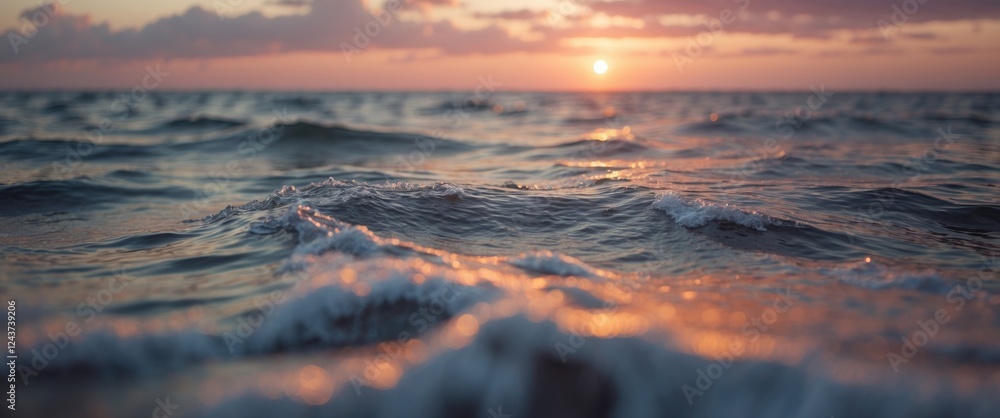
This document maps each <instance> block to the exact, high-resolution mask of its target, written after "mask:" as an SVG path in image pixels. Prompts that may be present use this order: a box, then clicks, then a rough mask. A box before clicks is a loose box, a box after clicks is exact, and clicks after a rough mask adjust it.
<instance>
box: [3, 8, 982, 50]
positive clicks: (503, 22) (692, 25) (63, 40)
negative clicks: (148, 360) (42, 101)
mask: <svg viewBox="0 0 1000 418" xmlns="http://www.w3.org/2000/svg"><path fill="white" fill-rule="evenodd" d="M574 1H575V2H576V3H575V4H577V5H579V6H578V7H576V8H575V9H574V13H573V14H572V15H571V16H566V19H565V20H563V22H564V23H563V24H560V25H558V26H553V25H551V24H546V22H545V19H542V18H543V17H545V16H547V15H548V14H549V12H551V11H534V10H529V9H519V10H509V11H501V12H476V11H475V10H464V11H463V13H465V15H466V16H471V17H476V18H479V19H484V20H486V21H487V25H486V26H485V27H481V28H478V29H461V28H459V27H457V26H455V25H454V24H452V23H451V22H450V21H433V20H431V18H430V17H429V15H428V14H427V13H426V12H427V11H428V10H429V9H428V8H431V7H442V6H443V7H451V6H453V5H455V4H457V3H458V0H311V1H310V0H270V3H268V4H272V5H273V4H280V5H284V6H295V7H308V12H307V13H304V14H298V15H286V16H274V17H268V16H265V15H263V14H261V13H259V12H256V11H252V12H249V13H246V14H243V15H235V12H230V13H229V14H223V15H222V16H221V18H220V14H219V13H217V12H216V11H215V10H208V9H204V8H200V7H193V8H190V9H188V10H187V11H185V12H183V13H180V14H176V15H172V16H167V17H163V18H160V19H158V20H156V21H154V22H152V23H149V24H147V25H145V26H142V27H138V28H129V29H121V30H113V29H112V28H111V27H110V26H109V25H108V24H107V23H95V22H93V21H92V19H91V18H90V17H89V16H88V15H76V14H65V13H54V12H53V11H52V10H46V9H45V7H38V8H34V9H29V10H26V11H24V12H23V13H22V14H21V16H22V17H25V18H27V19H28V20H32V19H34V20H35V21H37V22H40V23H41V22H43V21H44V25H42V24H40V25H39V26H40V27H39V28H37V30H33V29H34V28H30V27H17V28H13V29H12V30H11V31H8V32H7V34H6V39H7V40H8V42H9V43H10V44H11V45H12V46H15V47H16V49H15V48H6V47H4V48H0V64H2V63H45V62H53V61H77V60H102V61H115V60H122V61H127V60H137V59H149V58H155V59H172V58H176V59H207V58H217V57H235V56H253V55H266V54H276V53H286V52H308V51H316V52H332V53H341V52H343V51H344V48H345V46H346V47H347V48H348V49H356V50H362V49H365V48H378V49H386V50H400V51H403V52H406V51H409V50H420V51H427V52H430V53H433V54H435V55H467V54H497V53H506V52H552V51H558V52H562V53H583V52H586V48H582V47H578V48H570V47H566V46H561V45H565V43H564V42H562V41H563V40H565V39H568V38H619V39H620V38H680V37H692V36H697V35H699V34H701V33H703V32H705V31H715V30H716V29H715V28H713V27H712V26H711V25H708V26H706V23H699V22H709V19H718V18H721V17H722V16H723V14H722V12H723V11H724V10H727V9H728V10H729V11H731V12H732V13H733V14H732V15H729V16H730V17H731V18H732V20H730V21H729V22H730V23H726V24H725V25H723V28H722V29H723V31H724V33H725V34H726V35H728V34H732V33H753V34H769V35H792V36H795V37H800V38H816V39H837V38H836V37H834V36H833V32H834V31H837V30H844V29H848V30H853V31H854V32H857V33H860V34H861V35H860V36H855V37H854V38H853V39H852V40H850V41H849V42H850V43H853V44H860V45H859V46H858V48H860V47H862V46H864V45H865V44H867V45H868V46H873V47H877V46H879V45H881V44H885V43H886V42H885V39H884V38H881V37H876V36H870V37H867V38H866V37H863V36H864V35H865V34H872V33H877V22H878V20H879V19H890V20H891V17H890V14H891V13H893V9H892V3H891V2H889V3H883V2H872V1H870V0H840V1H838V2H821V1H801V0H674V1H671V2H663V1H661V0H619V1H613V2H611V1H596V0H590V1H588V0H574ZM904 1H910V2H918V1H921V0H898V4H900V5H902V4H904V3H903V2H904ZM923 1H925V3H924V4H920V5H919V7H918V8H917V10H916V11H913V13H910V14H907V15H906V19H907V22H926V21H932V20H949V19H973V20H972V21H977V20H975V19H990V18H1000V1H996V0H990V1H983V0H953V1H951V2H949V3H947V4H945V2H943V1H940V0H923ZM377 3H378V4H379V5H380V6H381V7H382V8H384V9H392V10H396V11H397V12H398V10H404V11H413V12H417V13H410V14H409V15H408V16H411V20H408V21H400V20H399V19H398V18H397V17H398V16H390V15H388V14H385V13H382V14H379V15H378V16H373V15H372V13H371V12H370V11H369V10H368V9H367V8H366V7H365V6H364V4H370V5H373V6H374V5H376V4H377ZM915 4H919V3H915ZM744 8H745V10H744V11H743V12H742V13H740V11H741V10H743V9H744ZM456 10H457V9H456ZM900 10H904V9H900ZM905 10H910V9H905ZM39 13H43V14H47V15H46V16H48V17H47V18H45V19H35V16H37V15H38V14H39ZM900 13H904V14H906V11H902V12H900ZM616 16H622V17H628V18H629V19H621V18H617V17H616ZM671 16H672V17H674V18H671ZM592 17H596V18H597V19H601V20H603V21H605V22H611V23H610V24H592V23H593V22H591V21H590V19H591V18H592ZM677 17H682V18H677ZM512 21H528V22H533V23H532V24H531V25H532V26H531V32H532V33H531V35H532V36H529V37H525V38H524V39H536V40H532V41H527V40H524V39H521V38H519V37H517V36H513V35H512V34H510V33H508V31H507V30H506V29H505V27H511V26H512V25H511V24H510V23H511V22H512ZM382 22H387V23H386V24H383V23H382ZM366 32H367V33H366ZM29 33H30V34H31V36H28V35H29ZM837 36H838V37H839V35H837ZM903 36H904V37H906V38H910V39H914V40H937V39H941V38H939V37H938V36H937V35H935V34H933V33H930V32H920V33H912V34H908V35H907V34H903ZM368 44H371V46H369V45H368ZM872 51H883V52H886V53H895V50H892V49H885V48H883V49H879V48H875V49H872ZM766 52H768V53H762V52H761V51H753V50H747V51H743V54H744V55H773V54H774V53H775V52H774V51H766ZM833 53H837V52H833Z"/></svg>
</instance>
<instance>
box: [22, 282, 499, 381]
mask: <svg viewBox="0 0 1000 418" xmlns="http://www.w3.org/2000/svg"><path fill="white" fill-rule="evenodd" d="M352 267H353V269H352V270H350V272H351V273H350V276H345V277H351V278H352V280H353V278H355V277H358V278H359V280H363V282H357V283H363V286H364V287H363V288H364V289H365V291H364V293H359V291H358V290H357V289H359V288H358V287H357V286H354V287H351V286H346V285H340V284H334V285H320V286H319V287H314V285H303V286H301V287H300V288H299V290H305V291H304V292H298V293H299V294H298V295H296V296H287V295H288V294H290V293H293V290H288V289H286V290H279V291H274V292H272V293H271V294H270V295H269V296H268V297H267V298H264V297H262V298H260V300H262V301H263V302H262V303H261V304H260V305H258V306H257V307H256V308H254V309H252V310H249V311H247V312H243V313H240V314H238V315H236V316H235V317H233V318H231V319H230V320H229V322H230V324H229V325H227V326H224V327H221V328H220V327H217V326H214V325H212V326H205V325H202V326H199V327H187V328H179V329H175V330H167V331H161V332H145V331H143V332H140V333H139V334H137V335H128V334H121V333H119V332H118V331H117V330H116V327H115V324H119V325H118V328H121V327H123V326H125V327H127V326H128V325H123V324H124V323H118V322H113V321H112V322H109V323H106V324H103V325H102V326H100V327H98V328H96V329H95V330H93V331H90V332H86V333H84V334H82V335H80V336H79V337H78V338H75V339H74V340H73V341H72V343H71V344H70V345H68V346H67V347H65V348H63V349H62V351H60V352H58V356H56V357H55V358H51V359H48V360H47V362H46V363H47V364H45V367H43V370H42V371H44V372H45V373H54V374H61V375H67V374H76V375H98V376H100V375H105V376H116V375H151V374H160V373H164V372H168V371H171V370H175V369H178V368H183V367H188V366H192V365H196V364H200V363H204V362H208V361H220V360H222V361H224V360H232V359H238V358H242V357H247V356H258V355H266V354H276V353H287V352H301V351H308V350H314V349H318V348H331V347H343V346H354V345H364V344H369V343H375V342H380V341H387V340H393V339H395V338H396V337H397V335H398V334H399V333H401V332H405V331H409V332H411V333H413V332H415V331H414V330H413V329H412V328H413V327H414V325H413V324H412V322H413V318H412V314H413V313H415V312H418V311H419V310H420V309H421V308H424V309H426V308H427V307H429V306H431V305H432V304H435V305H436V306H437V305H439V306H440V309H435V312H434V315H435V317H436V318H435V320H434V321H431V322H426V321H425V322H426V323H421V325H422V326H426V325H434V324H443V323H446V322H447V320H448V319H450V318H452V317H453V316H455V315H456V314H457V313H459V312H462V311H463V310H465V309H466V308H468V307H469V306H471V305H473V304H475V303H478V302H483V301H488V300H490V299H491V298H492V297H494V295H495V292H496V291H495V289H493V288H492V287H489V286H483V285H480V286H466V285H461V284H458V283H455V282H453V281H451V280H448V279H444V278H443V277H442V276H439V275H435V274H430V275H428V276H429V277H427V278H424V277H423V275H422V273H421V271H419V270H416V269H412V268H410V269H391V268H390V269H387V268H386V267H382V266H374V265H369V266H367V268H368V269H369V270H365V266H358V265H352ZM355 269H357V270H360V271H358V272H357V273H355ZM435 272H436V273H437V271H435ZM341 274H344V273H343V272H341ZM371 277H382V279H379V280H371V279H370V278H371ZM415 277H421V279H420V280H419V283H418V282H417V280H416V279H414V278H415ZM338 279H339V278H338ZM305 280H308V282H307V283H309V284H311V283H317V284H319V283H322V281H319V280H312V279H305ZM345 282H346V279H345ZM352 283H353V282H352ZM209 328H213V329H215V330H214V331H211V330H209ZM49 344H50V342H49V341H48V340H43V341H42V343H41V344H39V345H38V346H37V347H36V348H35V349H36V350H43V349H44V347H45V346H46V345H49ZM28 352H30V350H29V351H28Z"/></svg>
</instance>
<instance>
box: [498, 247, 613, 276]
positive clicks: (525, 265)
mask: <svg viewBox="0 0 1000 418" xmlns="http://www.w3.org/2000/svg"><path fill="white" fill-rule="evenodd" d="M509 263H510V264H511V265H514V266H516V267H519V268H522V269H524V270H527V271H530V272H534V273H541V274H554V275H556V276H579V277H598V274H597V272H596V270H595V269H594V268H592V267H590V266H588V265H587V264H585V263H584V262H582V261H580V260H577V259H575V258H573V257H570V256H566V255H563V254H558V253H554V252H552V251H539V252H535V253H529V254H521V255H520V256H518V257H515V258H513V259H511V260H510V261H509Z"/></svg>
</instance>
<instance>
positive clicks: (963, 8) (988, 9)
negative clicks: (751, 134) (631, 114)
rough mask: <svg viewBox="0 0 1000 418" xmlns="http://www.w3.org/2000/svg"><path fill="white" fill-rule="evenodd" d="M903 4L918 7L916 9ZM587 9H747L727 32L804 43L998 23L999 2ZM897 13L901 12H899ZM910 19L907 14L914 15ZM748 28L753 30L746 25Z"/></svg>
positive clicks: (709, 0) (707, 1)
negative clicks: (883, 30)
mask: <svg viewBox="0 0 1000 418" xmlns="http://www.w3.org/2000/svg"><path fill="white" fill-rule="evenodd" d="M904 3H912V4H914V5H916V6H917V7H916V8H913V7H912V6H909V5H904ZM586 5H587V6H588V7H589V8H590V9H591V10H593V11H595V12H603V13H607V14H609V15H616V16H626V17H637V18H647V17H655V16H661V15H676V14H686V15H700V16H705V17H709V18H718V17H719V14H720V13H721V12H722V11H723V10H725V9H729V10H732V11H737V10H740V9H745V11H746V12H747V13H749V14H750V16H751V19H750V20H751V21H750V22H745V21H744V20H740V21H738V22H737V23H734V24H732V25H730V26H731V27H727V28H726V30H727V31H732V32H745V33H788V34H791V35H795V36H800V37H825V36H826V34H827V33H828V32H830V31H832V30H838V29H873V28H877V27H878V25H879V20H884V21H886V22H888V23H889V24H892V23H893V16H892V15H893V13H897V17H896V20H897V21H901V20H903V19H905V21H906V22H907V23H920V22H931V21H954V20H974V19H997V18H1000V2H998V1H996V0H950V1H941V0H895V1H893V0H887V1H884V2H883V1H872V0H838V1H802V0H672V1H669V2H668V1H663V0H615V1H602V0H591V1H589V2H587V3H586ZM894 6H895V7H896V8H899V10H900V11H899V12H895V10H896V9H894ZM911 11H912V13H909V12H911ZM747 23H749V24H747Z"/></svg>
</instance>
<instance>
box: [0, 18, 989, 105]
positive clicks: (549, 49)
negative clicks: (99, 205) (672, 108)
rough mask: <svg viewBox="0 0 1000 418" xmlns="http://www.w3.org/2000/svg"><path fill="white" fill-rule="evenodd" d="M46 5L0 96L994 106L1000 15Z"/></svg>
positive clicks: (24, 32) (21, 34) (26, 28)
mask: <svg viewBox="0 0 1000 418" xmlns="http://www.w3.org/2000/svg"><path fill="white" fill-rule="evenodd" d="M920 1H923V3H922V4H921V3H920ZM56 3H57V4H58V3H62V6H59V7H58V8H52V7H51V6H41V7H39V2H38V1H37V0H5V2H4V7H3V11H2V12H0V13H2V14H0V25H2V26H3V27H4V28H5V29H4V33H5V42H4V43H5V44H4V45H3V46H2V47H0V71H2V74H3V77H2V78H0V88H4V89H17V88H130V87H131V86H134V85H136V84H138V83H140V82H141V80H142V78H143V76H144V75H145V74H146V70H145V68H146V66H149V65H153V66H155V65H157V64H159V65H160V69H161V71H163V72H167V73H169V74H170V75H169V77H168V78H167V79H166V81H165V82H164V84H163V88H165V89H203V88H210V89H236V88H238V89H310V90H312V89H322V90H346V89H350V90H383V89H384V90H401V89H402V90H440V89H454V90H470V89H473V88H474V87H475V86H476V84H477V78H478V77H479V76H486V75H490V74H492V76H493V79H495V80H497V81H498V82H501V83H503V87H504V88H505V89H509V90H774V89H780V90H803V89H808V88H809V87H810V86H812V85H819V84H824V85H826V86H828V87H829V88H833V89H839V90H845V89H859V90H873V89H899V90H974V91H981V90H997V89H1000V43H998V42H997V40H1000V1H997V0H951V1H945V0H919V1H918V0H908V1H902V0H897V1H891V0H884V1H882V0H874V1H873V0H839V1H814V0H810V1H803V0H707V1H705V0H703V1H698V0H677V1H664V0H620V1H605V0H510V1H503V2H500V1H486V0H398V2H397V0H391V1H390V2H385V1H383V0H314V1H310V0H180V1H174V2H127V1H121V0H63V1H61V2H60V1H57V2H56ZM373 13H374V14H375V15H376V16H380V17H382V20H383V21H385V20H388V23H387V24H386V25H384V26H383V24H382V23H380V22H379V19H378V18H377V17H375V16H373ZM894 13H895V16H893V14H894ZM386 17H388V19H386ZM31 21H34V23H33V24H32V23H26V22H31ZM880 21H881V23H880ZM36 29H37V30H36ZM366 29H367V30H368V35H364V36H361V35H358V34H359V33H364V32H365V30H366ZM371 34H374V35H373V36H369V35H371ZM369 38H370V42H366V41H368V40H369ZM599 59H603V60H605V61H606V62H607V63H608V65H609V70H608V71H607V73H605V74H595V72H594V70H593V63H594V62H595V61H596V60H599Z"/></svg>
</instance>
